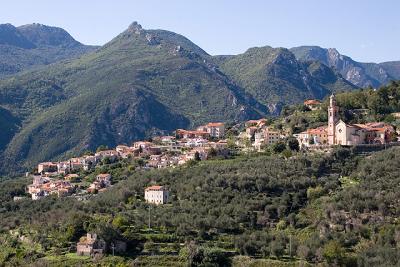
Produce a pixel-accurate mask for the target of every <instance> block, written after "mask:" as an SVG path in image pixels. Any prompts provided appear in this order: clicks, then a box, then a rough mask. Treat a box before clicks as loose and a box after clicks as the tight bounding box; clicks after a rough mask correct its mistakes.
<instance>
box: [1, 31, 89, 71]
mask: <svg viewBox="0 0 400 267" xmlns="http://www.w3.org/2000/svg"><path fill="white" fill-rule="evenodd" d="M96 48H97V47H96V46H88V45H83V44H81V43H79V42H78V41H76V40H75V39H74V38H72V37H71V35H69V33H67V32H66V31H65V30H63V29H61V28H57V27H50V26H46V25H42V24H36V23H35V24H29V25H23V26H20V27H14V26H13V25H11V24H1V25H0V78H2V77H4V76H7V75H11V74H15V73H18V72H20V71H23V70H26V69H30V68H32V67H35V66H43V65H48V64H50V63H54V62H57V61H60V60H65V59H71V58H76V57H79V56H80V55H83V54H85V53H88V52H91V51H94V50H95V49H96Z"/></svg>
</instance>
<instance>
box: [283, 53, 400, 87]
mask: <svg viewBox="0 0 400 267" xmlns="http://www.w3.org/2000/svg"><path fill="white" fill-rule="evenodd" d="M290 51H292V52H293V53H294V54H295V56H296V58H297V59H299V60H303V61H309V60H312V61H319V62H322V63H323V64H325V65H327V66H330V67H333V68H334V69H336V70H337V71H338V72H340V73H341V74H342V76H343V77H344V78H345V79H346V80H348V81H349V82H351V83H353V84H354V85H356V86H359V87H367V86H372V87H379V86H381V85H385V84H387V83H388V82H390V81H391V80H398V79H400V62H399V61H393V62H384V63H361V62H357V61H354V60H353V59H351V58H350V57H348V56H344V55H342V54H340V53H339V52H338V51H337V50H336V49H335V48H328V49H326V48H321V47H319V46H299V47H294V48H291V49H290Z"/></svg>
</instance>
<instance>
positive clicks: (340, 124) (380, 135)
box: [328, 94, 395, 146]
mask: <svg viewBox="0 0 400 267" xmlns="http://www.w3.org/2000/svg"><path fill="white" fill-rule="evenodd" d="M394 132H395V131H394V128H393V126H391V125H389V124H387V123H383V122H373V123H367V124H347V123H345V122H344V121H342V120H341V119H340V118H339V107H338V106H337V104H336V97H335V95H334V94H332V95H331V96H330V99H329V108H328V144H329V145H342V146H354V145H359V144H385V143H388V142H390V140H391V137H392V136H393V134H394Z"/></svg>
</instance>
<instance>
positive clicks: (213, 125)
mask: <svg viewBox="0 0 400 267" xmlns="http://www.w3.org/2000/svg"><path fill="white" fill-rule="evenodd" d="M207 126H210V127H218V126H224V123H222V122H210V123H208V124H207Z"/></svg>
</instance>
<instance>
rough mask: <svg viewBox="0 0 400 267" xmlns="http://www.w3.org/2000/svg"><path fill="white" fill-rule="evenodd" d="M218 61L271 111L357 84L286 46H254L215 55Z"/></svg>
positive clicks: (350, 87) (223, 68) (231, 76)
mask: <svg viewBox="0 0 400 267" xmlns="http://www.w3.org/2000/svg"><path fill="white" fill-rule="evenodd" d="M216 61H217V62H218V63H219V65H220V68H221V70H222V71H223V72H224V73H226V74H227V75H228V77H230V78H231V79H232V80H234V81H236V83H237V84H239V85H240V86H242V87H243V88H244V89H245V90H246V92H248V93H249V94H251V95H253V96H254V97H255V98H256V99H257V100H258V101H260V102H261V103H263V104H265V105H267V106H268V107H269V109H270V110H271V112H279V111H280V109H281V107H282V106H283V105H285V104H293V103H298V102H299V101H302V100H304V99H307V98H317V99H322V98H324V97H325V96H326V95H327V94H330V93H331V92H336V91H339V90H340V91H347V90H353V89H355V88H357V87H356V86H354V85H353V84H351V83H349V82H347V81H346V80H345V79H343V78H342V77H341V76H340V74H338V73H335V72H334V71H333V70H332V69H330V68H329V67H327V66H326V65H324V64H321V63H319V62H301V61H298V60H297V59H296V58H295V56H294V54H293V53H292V52H290V51H289V50H288V49H285V48H272V47H269V46H265V47H254V48H251V49H249V50H247V51H246V52H245V53H243V54H240V55H237V56H226V57H216Z"/></svg>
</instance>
